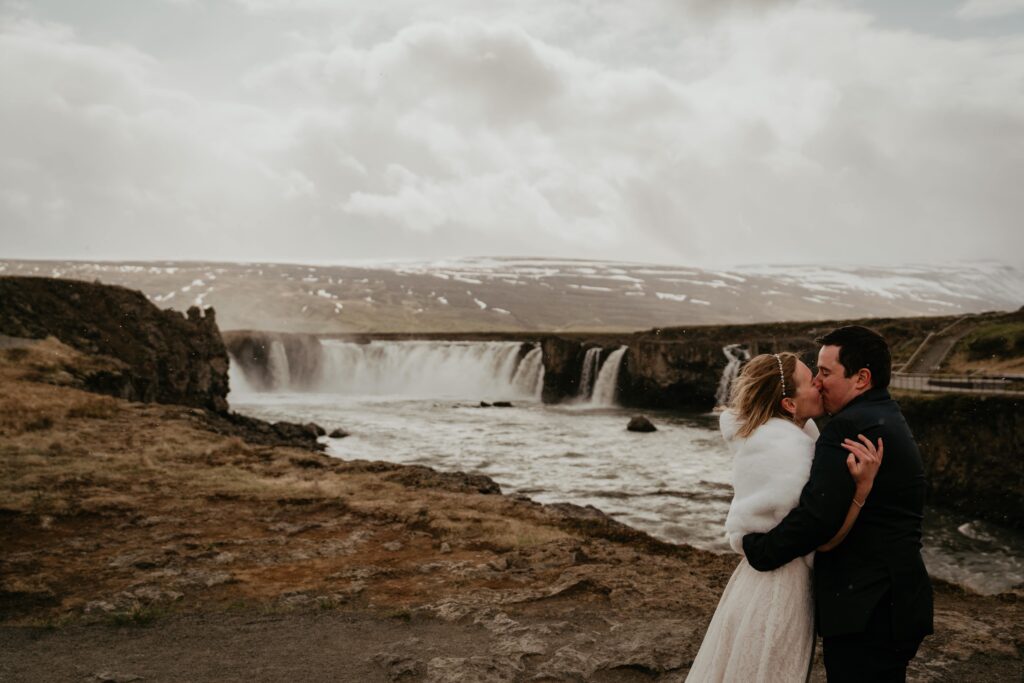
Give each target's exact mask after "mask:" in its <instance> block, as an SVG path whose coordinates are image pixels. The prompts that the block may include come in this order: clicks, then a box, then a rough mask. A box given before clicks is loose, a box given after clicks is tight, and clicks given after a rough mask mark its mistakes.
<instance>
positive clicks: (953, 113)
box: [0, 0, 1024, 266]
mask: <svg viewBox="0 0 1024 683" xmlns="http://www.w3.org/2000/svg"><path fill="white" fill-rule="evenodd" d="M0 83H2V91H0V257H7V258H79V259H164V258H168V259H171V258H173V259H182V258H184V259H209V260H280V261H318V262H325V261H337V262H349V261H353V260H362V259H377V260H382V259H438V258H446V257H457V256H474V255H475V256H501V255H509V256H557V257H579V258H597V259H615V260H636V261H651V262H662V263H678V264H690V265H697V266H721V265H729V264H749V263H816V264H829V263H865V264H898V263H906V262H918V263H920V262H950V261H955V260H959V259H996V260H999V261H1002V262H1006V263H1011V264H1016V265H1024V229H1022V227H1024V226H1022V218H1021V217H1022V216H1024V191H1022V190H1021V188H1022V186H1024V183H1022V178H1024V0H966V1H964V0H949V1H947V0H901V1H900V2H893V1H892V0H874V1H867V0H864V1H860V2H856V1H853V0H848V1H845V2H841V1H839V0H806V1H786V0H745V1H744V0H634V1H632V2H621V1H615V0H607V1H605V0H519V1H517V2H501V1H497V0H496V1H494V2H480V1H479V0H427V1H424V0H148V1H146V2H140V1H139V0H89V1H88V2H83V1H82V0H30V1H27V2H26V1H22V2H17V1H14V2H2V4H0Z"/></svg>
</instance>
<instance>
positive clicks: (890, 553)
mask: <svg viewBox="0 0 1024 683" xmlns="http://www.w3.org/2000/svg"><path fill="white" fill-rule="evenodd" d="M858 434H863V435H865V436H866V437H868V438H869V439H871V440H872V442H875V443H877V441H878V438H879V437H881V438H882V440H883V443H884V447H885V450H884V454H883V458H882V466H881V468H880V469H879V471H878V475H877V476H876V477H875V482H874V486H873V488H872V490H871V494H870V495H869V496H868V499H867V502H865V504H864V508H863V509H862V510H861V511H860V516H859V517H858V518H857V522H856V524H854V526H853V529H851V530H850V533H849V534H848V535H847V536H846V539H845V540H844V541H843V542H842V543H841V544H839V546H837V547H836V548H835V549H833V550H831V551H830V552H819V553H817V555H816V556H815V558H814V602H815V608H816V610H817V621H818V632H819V633H820V634H821V636H822V637H830V636H840V635H846V634H853V633H860V632H862V631H864V630H865V627H866V625H867V623H868V619H869V618H870V617H871V616H872V613H873V612H874V611H875V609H876V608H878V609H879V610H885V612H886V613H888V614H890V615H891V624H892V634H891V637H892V638H893V639H894V640H915V639H920V638H922V637H924V636H925V635H927V634H929V633H931V632H932V589H931V583H930V582H929V580H928V574H927V572H926V571H925V567H924V562H922V560H921V519H922V509H923V507H924V494H925V480H924V471H923V469H922V466H921V455H920V453H919V452H918V450H917V444H916V443H915V442H914V437H913V435H912V434H911V433H910V428H909V427H908V426H907V422H906V420H904V419H903V414H902V413H901V412H900V409H899V405H897V403H896V401H894V400H892V398H891V397H890V396H889V392H888V391H887V390H885V389H871V390H869V391H867V392H865V393H863V394H861V395H860V396H858V397H857V398H855V399H854V400H852V401H850V402H849V403H848V404H847V405H846V406H845V407H844V408H843V409H842V410H841V411H839V412H838V413H837V414H836V415H835V416H833V417H832V419H831V420H830V421H829V423H828V424H827V425H826V426H825V429H824V430H823V431H822V432H821V436H820V438H819V439H818V442H817V444H816V445H815V449H814V461H813V463H812V465H811V474H810V478H809V479H808V481H807V485H806V486H804V489H803V491H802V492H801V494H800V503H799V505H798V506H797V507H796V509H794V510H793V511H791V512H790V513H789V514H788V515H786V517H785V518H784V519H783V520H782V521H781V522H779V524H778V526H776V527H775V528H774V529H772V530H771V531H769V532H768V533H764V534H748V535H747V536H745V537H744V538H743V551H744V553H745V554H746V556H747V561H748V562H749V563H750V565H751V566H752V567H754V568H755V569H758V570H760V571H770V570H772V569H776V568H777V567H781V566H782V565H784V564H786V563H787V562H789V561H791V560H793V559H794V558H797V557H800V556H802V555H806V554H807V553H809V552H811V551H813V550H814V549H815V548H817V547H818V546H819V545H823V544H824V543H827V542H828V541H829V540H830V539H831V538H832V537H833V536H834V535H835V533H836V532H837V531H838V530H839V528H840V527H841V526H842V523H843V520H844V519H845V518H846V513H847V511H848V509H849V507H850V501H851V499H852V498H853V492H854V482H853V478H852V477H851V476H850V473H849V470H848V469H847V467H846V458H847V456H848V455H849V452H848V451H847V450H845V449H844V448H843V447H842V445H841V444H842V442H843V439H845V438H850V439H854V440H856V439H857V435H858ZM883 600H884V601H886V602H887V603H888V604H885V602H882V601H883ZM887 619H888V617H887ZM876 620H877V615H876Z"/></svg>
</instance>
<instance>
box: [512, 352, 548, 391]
mask: <svg viewBox="0 0 1024 683" xmlns="http://www.w3.org/2000/svg"><path fill="white" fill-rule="evenodd" d="M512 385H513V386H515V388H516V389H518V390H519V391H521V392H522V393H523V394H525V395H527V396H533V397H534V398H536V399H538V400H540V395H541V392H542V391H543V389H544V353H543V352H542V351H541V348H540V346H539V345H538V346H535V347H534V348H532V349H530V351H529V353H527V354H526V355H525V356H524V357H523V359H522V360H521V361H519V367H517V368H516V374H515V375H513V377H512Z"/></svg>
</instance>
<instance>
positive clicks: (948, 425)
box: [897, 394, 1024, 529]
mask: <svg viewBox="0 0 1024 683" xmlns="http://www.w3.org/2000/svg"><path fill="white" fill-rule="evenodd" d="M897 398H898V400H899V403H900V407H901V408H902V409H903V414H904V416H905V417H906V418H907V423H908V424H909V425H910V428H911V430H912V431H913V432H914V437H915V438H916V439H917V442H918V446H920V449H921V458H922V460H923V461H924V465H925V476H926V477H927V479H928V484H929V499H930V502H932V503H934V504H937V505H942V506H943V507H951V508H954V509H957V510H961V511H964V512H968V513H970V514H972V515H977V516H978V517H982V518H984V519H988V520H990V521H993V522H997V523H1000V524H1005V525H1007V526H1012V527H1016V528H1018V529H1021V528H1024V508H1022V507H1021V501H1022V500H1024V400H1021V399H1018V398H1010V397H1002V396H971V395H952V394H950V395H941V396H932V395H914V396H898V397H897Z"/></svg>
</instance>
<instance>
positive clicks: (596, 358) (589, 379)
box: [576, 346, 601, 399]
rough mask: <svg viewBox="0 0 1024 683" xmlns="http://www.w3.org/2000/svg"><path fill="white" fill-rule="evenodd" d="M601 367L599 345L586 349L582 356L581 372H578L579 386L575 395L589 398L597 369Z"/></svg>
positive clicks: (592, 390) (591, 394)
mask: <svg viewBox="0 0 1024 683" xmlns="http://www.w3.org/2000/svg"><path fill="white" fill-rule="evenodd" d="M600 367H601V347H600V346H595V347H594V348H591V349H587V355H586V356H584V357H583V372H582V373H581V374H580V386H579V390H578V391H577V392H576V395H577V396H578V397H579V398H581V399H589V398H590V397H591V396H593V394H594V383H595V382H596V381H597V375H598V370H599V369H600Z"/></svg>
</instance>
